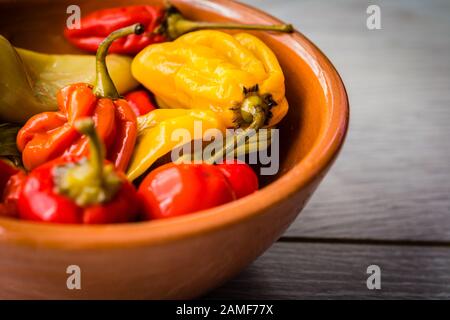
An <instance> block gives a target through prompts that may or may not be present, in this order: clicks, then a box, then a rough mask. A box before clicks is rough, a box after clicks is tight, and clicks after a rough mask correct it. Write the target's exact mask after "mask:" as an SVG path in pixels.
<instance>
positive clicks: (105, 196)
mask: <svg viewBox="0 0 450 320" xmlns="http://www.w3.org/2000/svg"><path fill="white" fill-rule="evenodd" d="M75 127H76V129H77V130H79V132H80V133H81V134H85V135H87V136H88V138H89V145H90V152H89V158H87V157H74V156H64V157H61V158H58V159H55V160H53V161H50V162H47V163H45V164H44V165H42V166H40V167H38V168H36V169H34V170H33V171H31V173H30V174H29V175H28V177H27V179H26V180H25V183H24V184H23V186H22V189H21V192H20V195H19V199H18V211H19V217H20V218H21V219H25V220H33V221H42V222H51V223H72V224H75V223H84V224H103V223H123V222H130V221H135V220H136V219H137V213H138V209H139V206H138V205H136V204H138V203H139V202H138V201H137V200H138V198H137V194H136V191H135V189H134V187H133V185H132V184H131V183H130V182H129V181H128V180H127V179H126V177H125V175H124V174H123V173H122V172H118V171H115V169H114V166H113V165H112V164H111V163H109V162H107V161H106V162H105V159H104V158H105V150H104V146H103V144H102V142H101V140H100V137H99V136H98V134H97V132H96V130H95V127H94V121H93V120H92V119H90V118H86V119H82V120H78V121H76V122H75Z"/></svg>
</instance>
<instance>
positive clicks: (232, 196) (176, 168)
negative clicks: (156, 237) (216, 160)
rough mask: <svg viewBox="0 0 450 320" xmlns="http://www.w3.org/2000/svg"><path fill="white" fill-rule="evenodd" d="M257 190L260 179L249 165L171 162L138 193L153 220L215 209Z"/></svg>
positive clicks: (148, 177) (157, 172)
mask: <svg viewBox="0 0 450 320" xmlns="http://www.w3.org/2000/svg"><path fill="white" fill-rule="evenodd" d="M257 190H258V177H257V176H256V174H255V173H254V172H253V170H252V169H251V168H250V166H248V165H247V164H246V163H241V162H237V161H234V162H230V163H224V164H219V165H213V164H207V163H202V164H192V163H181V164H175V163H168V164H165V165H163V166H161V167H158V168H156V169H155V170H153V171H152V172H150V174H149V175H148V176H147V177H145V179H144V180H143V182H142V183H141V185H140V186H139V189H138V194H139V196H140V197H141V202H142V204H143V207H144V214H145V218H146V219H149V220H151V219H162V218H170V217H175V216H180V215H185V214H189V213H193V212H196V211H200V210H205V209H209V208H213V207H215V206H219V205H221V204H224V203H227V202H230V201H233V200H236V199H240V198H242V197H245V196H247V195H249V194H251V193H253V192H255V191H257Z"/></svg>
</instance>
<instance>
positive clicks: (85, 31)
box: [64, 5, 166, 54]
mask: <svg viewBox="0 0 450 320" xmlns="http://www.w3.org/2000/svg"><path fill="white" fill-rule="evenodd" d="M165 12H166V11H165V8H164V7H161V6H150V5H137V6H128V7H123V8H110V9H103V10H98V11H94V12H92V13H91V14H89V15H87V16H85V17H83V18H82V19H81V22H80V24H81V27H80V28H73V29H69V28H67V27H66V29H65V30H64V35H65V37H66V38H67V39H68V40H69V41H70V42H72V43H73V44H74V45H75V46H77V47H78V48H80V49H83V50H86V51H90V52H96V51H97V48H98V46H99V44H100V43H101V42H102V41H103V40H104V39H105V38H106V37H107V36H108V35H109V34H110V33H111V32H113V31H115V30H118V29H120V28H123V27H126V26H129V25H132V24H135V23H141V24H143V25H144V27H145V32H144V34H142V35H129V36H126V37H123V38H120V39H117V40H116V41H114V42H113V44H112V45H111V47H110V48H109V52H110V53H119V54H137V53H138V52H139V51H141V50H142V49H144V48H145V47H146V46H148V45H150V44H153V43H159V42H164V41H166V37H165V36H163V35H159V34H154V33H153V31H154V30H155V29H156V28H157V27H158V26H159V25H160V23H161V20H162V19H163V18H164V16H165Z"/></svg>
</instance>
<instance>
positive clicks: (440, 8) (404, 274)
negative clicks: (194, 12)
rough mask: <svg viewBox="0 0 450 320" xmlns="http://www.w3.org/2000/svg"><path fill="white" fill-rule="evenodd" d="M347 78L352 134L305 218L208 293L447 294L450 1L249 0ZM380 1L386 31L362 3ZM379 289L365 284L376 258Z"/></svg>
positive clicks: (279, 295) (449, 265)
mask: <svg viewBox="0 0 450 320" xmlns="http://www.w3.org/2000/svg"><path fill="white" fill-rule="evenodd" d="M243 2H246V3H248V4H251V5H253V6H255V7H259V8H261V9H263V10H265V11H267V12H270V13H271V14H272V15H275V16H277V17H279V18H281V19H283V20H285V21H290V22H293V23H294V25H295V26H296V28H297V29H298V30H299V31H301V32H302V33H303V34H305V35H306V36H307V37H308V38H310V39H311V40H312V41H313V42H314V43H315V44H316V45H317V46H318V47H319V48H321V49H322V50H323V51H324V52H325V54H326V55H327V56H328V57H329V58H330V59H331V61H332V62H333V63H334V64H335V66H336V68H337V69H338V71H339V72H340V74H341V75H342V77H343V80H344V83H345V84H346V87H347V90H348V93H349V99H350V106H351V121H350V122H351V124H350V130H349V135H348V138H347V141H346V144H345V146H344V149H343V151H342V153H341V156H340V157H339V158H338V160H337V162H336V164H335V166H334V167H333V168H332V170H331V172H330V173H329V174H328V176H327V177H326V178H325V180H324V182H323V183H322V184H321V186H320V187H319V189H318V190H317V192H316V193H315V195H314V197H313V199H312V200H311V201H310V203H309V204H308V205H307V207H306V208H305V209H304V211H303V212H302V213H301V215H300V216H299V218H298V219H297V220H296V221H295V223H294V224H293V225H292V226H291V227H290V229H289V230H288V231H287V232H286V233H285V235H284V236H283V237H282V238H281V239H280V240H279V241H278V242H277V243H276V244H274V245H273V247H272V248H271V249H269V250H268V251H267V252H266V253H265V254H264V255H263V256H262V257H260V258H259V259H258V260H257V261H256V262H254V263H253V264H252V265H251V266H250V267H248V268H247V269H246V270H245V271H243V272H242V274H241V275H239V276H238V277H237V278H236V279H234V280H232V281H230V282H229V283H227V284H226V285H224V286H223V287H222V288H219V289H217V290H216V291H214V292H212V293H210V294H209V295H207V296H206V298H207V299H239V298H251V299H260V298H262V299H303V298H320V299H330V298H331V299H339V298H357V299H358V298H374V299H376V298H447V299H448V298H450V36H449V31H450V18H449V16H450V1H448V0H434V1H426V2H425V1H420V0H414V1H412V0H392V1H387V0H386V1H364V0H362V1H361V0H345V1H344V0H343V1H334V0H318V1H306V0H278V1H273V0H245V1H243ZM374 3H376V4H378V5H379V6H380V8H381V26H382V29H381V30H368V29H367V27H366V19H367V16H368V15H367V13H366V9H367V7H368V6H369V5H370V4H374ZM373 264H375V265H378V266H379V267H380V269H381V289H380V290H368V289H367V287H366V280H367V277H368V276H369V275H368V274H367V273H366V271H367V267H368V266H369V265H373Z"/></svg>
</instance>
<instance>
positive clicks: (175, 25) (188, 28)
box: [155, 7, 294, 40]
mask: <svg viewBox="0 0 450 320" xmlns="http://www.w3.org/2000/svg"><path fill="white" fill-rule="evenodd" d="M204 29H226V30H233V29H239V30H260V31H274V32H282V33H292V32H294V27H293V26H292V24H279V25H261V24H241V23H216V22H202V21H192V20H188V19H185V18H184V17H183V16H182V15H181V13H180V12H178V10H176V9H175V8H173V7H169V8H168V9H167V14H166V18H165V21H163V23H162V25H161V26H160V27H159V28H157V29H156V30H155V32H156V33H163V34H165V35H166V36H167V37H168V38H169V39H170V40H174V39H176V38H178V37H179V36H181V35H183V34H185V33H188V32H192V31H198V30H204Z"/></svg>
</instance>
